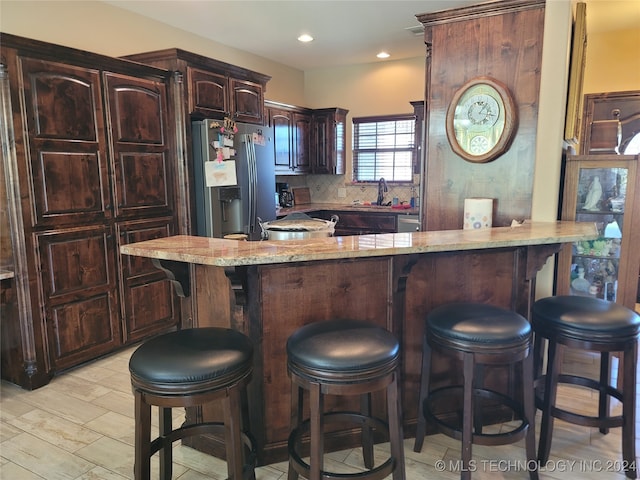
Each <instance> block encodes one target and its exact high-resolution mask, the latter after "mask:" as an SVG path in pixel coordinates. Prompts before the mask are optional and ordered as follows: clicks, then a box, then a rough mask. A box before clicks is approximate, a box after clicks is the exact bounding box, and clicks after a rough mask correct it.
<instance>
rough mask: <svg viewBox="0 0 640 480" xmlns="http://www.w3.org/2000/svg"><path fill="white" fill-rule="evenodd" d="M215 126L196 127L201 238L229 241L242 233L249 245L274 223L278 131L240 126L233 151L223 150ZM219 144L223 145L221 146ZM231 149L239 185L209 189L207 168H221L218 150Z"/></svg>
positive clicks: (210, 123)
mask: <svg viewBox="0 0 640 480" xmlns="http://www.w3.org/2000/svg"><path fill="white" fill-rule="evenodd" d="M218 123H220V122H216V121H215V120H211V119H207V120H201V121H194V122H192V124H191V127H192V135H193V161H194V162H193V163H194V169H195V171H194V177H195V185H194V189H195V199H196V233H197V234H198V235H201V236H206V237H224V236H225V235H229V234H237V233H243V234H246V235H248V239H249V240H260V238H261V228H260V224H259V222H258V217H260V218H261V219H262V220H263V221H269V220H275V218H276V205H275V202H274V201H273V200H274V198H275V193H276V190H275V170H274V149H273V131H272V129H271V128H269V127H264V126H260V125H250V124H241V123H238V124H236V127H237V131H236V132H234V134H233V146H230V145H226V146H223V145H221V144H220V139H221V137H220V130H219V129H218V128H215V126H216V124H218ZM216 142H218V143H216ZM221 147H225V148H228V149H229V150H228V152H230V153H231V155H230V158H229V159H230V160H235V167H236V179H237V184H236V185H230V186H215V187H209V186H207V184H206V174H205V164H206V162H217V161H218V160H217V155H218V151H217V148H221Z"/></svg>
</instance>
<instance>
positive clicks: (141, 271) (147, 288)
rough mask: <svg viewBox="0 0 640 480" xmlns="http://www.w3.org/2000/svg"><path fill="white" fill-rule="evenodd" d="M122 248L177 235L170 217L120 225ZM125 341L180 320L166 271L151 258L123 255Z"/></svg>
mask: <svg viewBox="0 0 640 480" xmlns="http://www.w3.org/2000/svg"><path fill="white" fill-rule="evenodd" d="M116 228H117V233H118V239H119V244H118V247H120V245H125V244H128V243H134V242H142V241H145V240H153V239H155V238H161V237H167V236H169V235H172V234H173V232H174V222H173V219H171V218H160V219H154V220H144V221H135V222H123V223H119V224H118V225H117V227H116ZM120 262H121V264H122V269H121V275H122V276H121V279H120V285H121V287H120V288H121V294H120V297H121V298H122V301H123V310H124V318H125V320H124V338H125V342H126V343H129V342H132V341H135V340H139V339H141V338H144V337H145V336H148V335H151V334H154V333H160V332H162V331H165V330H168V329H170V328H174V327H175V326H176V325H177V323H178V321H179V314H178V311H177V300H176V296H175V295H174V293H173V291H172V288H171V284H170V282H169V280H167V279H166V276H165V274H164V272H162V271H161V270H159V269H158V268H156V267H154V266H153V263H152V262H151V260H150V259H148V258H142V257H135V256H131V255H120Z"/></svg>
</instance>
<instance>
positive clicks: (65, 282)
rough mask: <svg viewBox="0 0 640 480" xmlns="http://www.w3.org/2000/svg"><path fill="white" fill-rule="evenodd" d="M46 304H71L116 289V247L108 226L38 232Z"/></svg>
mask: <svg viewBox="0 0 640 480" xmlns="http://www.w3.org/2000/svg"><path fill="white" fill-rule="evenodd" d="M35 236H36V242H37V245H38V251H39V253H40V267H41V279H42V288H43V294H44V298H45V299H46V300H45V301H46V303H50V304H59V303H65V302H70V301H73V300H76V299H78V298H81V297H84V296H92V295H95V294H97V293H103V292H105V291H108V290H111V289H113V288H115V269H114V262H113V259H114V256H113V253H114V245H113V239H112V236H111V235H110V234H109V230H108V227H101V226H98V227H89V228H73V229H68V230H57V231H55V232H52V233H48V232H44V233H37V234H35Z"/></svg>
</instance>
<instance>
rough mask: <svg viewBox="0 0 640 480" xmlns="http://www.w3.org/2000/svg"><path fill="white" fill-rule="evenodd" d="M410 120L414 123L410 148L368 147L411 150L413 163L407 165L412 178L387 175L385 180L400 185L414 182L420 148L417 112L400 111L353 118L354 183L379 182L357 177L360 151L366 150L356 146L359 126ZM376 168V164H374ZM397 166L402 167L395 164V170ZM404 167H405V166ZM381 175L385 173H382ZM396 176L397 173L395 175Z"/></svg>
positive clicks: (352, 169)
mask: <svg viewBox="0 0 640 480" xmlns="http://www.w3.org/2000/svg"><path fill="white" fill-rule="evenodd" d="M407 120H410V121H411V122H412V124H413V127H412V132H411V147H410V148H393V149H380V148H375V149H368V151H369V152H383V151H393V152H403V151H407V152H409V154H410V156H411V164H410V165H409V166H408V167H407V168H408V169H409V172H410V178H409V179H407V180H395V179H389V178H386V177H385V180H386V181H387V183H393V184H398V185H409V184H413V173H414V171H415V166H414V161H415V158H416V157H417V149H418V145H417V142H416V120H417V118H416V114H415V113H400V114H391V115H373V116H366V117H353V118H352V124H351V125H352V132H353V136H352V137H353V138H352V145H351V147H352V166H351V176H352V181H353V183H358V184H368V183H377V182H378V180H379V178H372V179H370V180H358V178H357V171H358V153H359V151H361V150H365V149H358V148H356V145H357V144H358V139H359V133H358V132H359V128H360V127H359V126H360V125H361V124H373V123H383V122H400V121H407ZM374 168H375V165H374ZM396 168H400V167H396V166H394V167H393V169H394V172H395V169H396ZM403 168H404V167H403ZM380 176H381V177H382V176H383V175H380ZM394 177H395V175H394Z"/></svg>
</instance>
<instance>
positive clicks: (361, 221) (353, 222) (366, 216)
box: [318, 210, 398, 236]
mask: <svg viewBox="0 0 640 480" xmlns="http://www.w3.org/2000/svg"><path fill="white" fill-rule="evenodd" d="M332 215H337V216H338V218H339V220H338V223H337V224H336V226H335V236H346V235H367V234H372V233H374V234H375V233H395V232H397V231H398V225H397V218H398V215H397V214H394V213H367V212H345V211H333V210H331V211H322V212H320V214H319V215H318V216H319V217H321V218H324V219H326V220H329V219H330V218H331V216H332Z"/></svg>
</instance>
